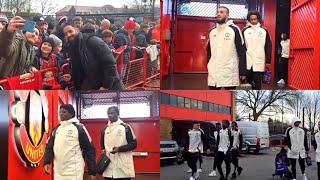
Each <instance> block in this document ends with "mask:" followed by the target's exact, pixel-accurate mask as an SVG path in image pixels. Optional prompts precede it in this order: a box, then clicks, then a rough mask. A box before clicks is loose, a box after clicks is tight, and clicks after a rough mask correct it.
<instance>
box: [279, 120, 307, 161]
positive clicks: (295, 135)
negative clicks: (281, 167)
mask: <svg viewBox="0 0 320 180" xmlns="http://www.w3.org/2000/svg"><path fill="white" fill-rule="evenodd" d="M298 121H301V120H300V119H298V118H297V117H294V118H293V119H292V127H289V128H288V129H287V131H286V137H285V140H286V143H287V145H288V148H289V150H288V158H291V159H299V156H300V157H301V158H306V151H309V147H308V142H307V135H306V132H305V130H303V129H302V128H300V127H295V126H294V123H295V122H298Z"/></svg>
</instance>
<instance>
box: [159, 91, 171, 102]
mask: <svg viewBox="0 0 320 180" xmlns="http://www.w3.org/2000/svg"><path fill="white" fill-rule="evenodd" d="M160 99H161V104H170V101H169V94H166V93H161V94H160Z"/></svg>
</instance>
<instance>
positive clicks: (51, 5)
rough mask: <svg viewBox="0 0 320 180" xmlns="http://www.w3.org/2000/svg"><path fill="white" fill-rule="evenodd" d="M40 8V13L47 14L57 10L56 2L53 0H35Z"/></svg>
mask: <svg viewBox="0 0 320 180" xmlns="http://www.w3.org/2000/svg"><path fill="white" fill-rule="evenodd" d="M36 2H38V3H39V6H40V8H41V14H42V15H49V14H51V13H53V12H55V11H56V10H57V7H58V3H57V1H55V0H36Z"/></svg>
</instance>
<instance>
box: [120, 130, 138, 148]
mask: <svg viewBox="0 0 320 180" xmlns="http://www.w3.org/2000/svg"><path fill="white" fill-rule="evenodd" d="M125 126H127V127H125V129H126V139H127V142H128V144H126V145H123V146H120V147H119V152H128V151H132V150H134V149H136V148H137V140H136V137H135V136H134V133H133V131H132V129H131V127H130V126H129V125H127V124H126V125H125Z"/></svg>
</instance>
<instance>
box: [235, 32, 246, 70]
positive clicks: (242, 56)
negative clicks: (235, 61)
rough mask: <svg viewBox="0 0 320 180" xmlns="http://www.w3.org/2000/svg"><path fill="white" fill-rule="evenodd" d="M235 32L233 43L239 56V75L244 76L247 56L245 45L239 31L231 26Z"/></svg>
mask: <svg viewBox="0 0 320 180" xmlns="http://www.w3.org/2000/svg"><path fill="white" fill-rule="evenodd" d="M232 28H233V30H234V32H235V40H234V42H235V45H236V50H237V54H238V57H239V75H240V76H246V74H247V57H246V51H247V50H246V47H245V45H244V44H243V42H242V38H241V34H240V33H241V32H239V30H238V28H236V27H232Z"/></svg>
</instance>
